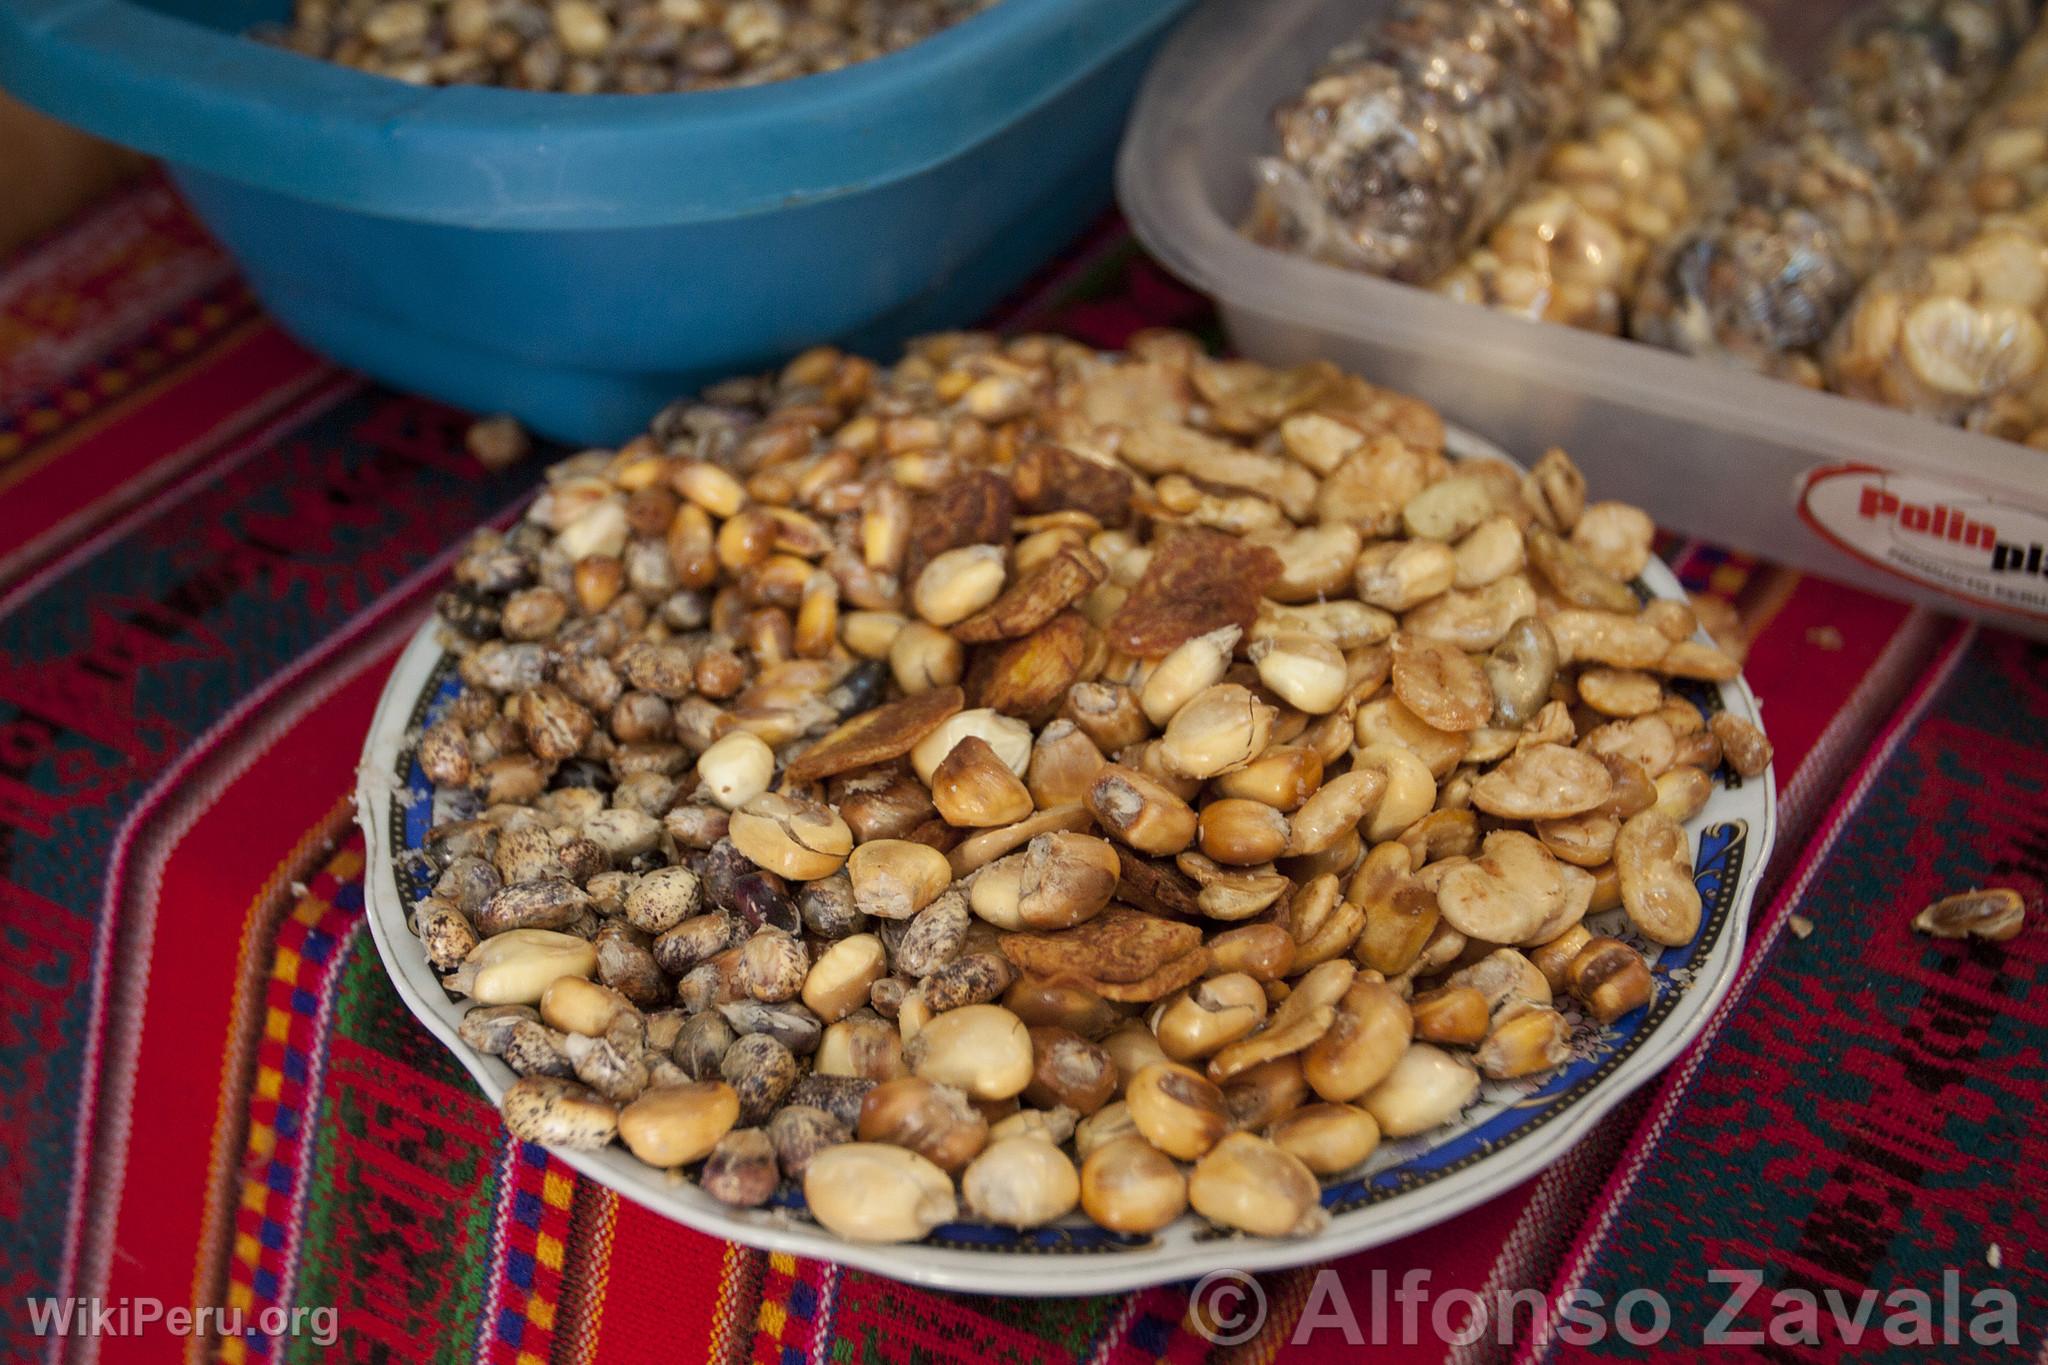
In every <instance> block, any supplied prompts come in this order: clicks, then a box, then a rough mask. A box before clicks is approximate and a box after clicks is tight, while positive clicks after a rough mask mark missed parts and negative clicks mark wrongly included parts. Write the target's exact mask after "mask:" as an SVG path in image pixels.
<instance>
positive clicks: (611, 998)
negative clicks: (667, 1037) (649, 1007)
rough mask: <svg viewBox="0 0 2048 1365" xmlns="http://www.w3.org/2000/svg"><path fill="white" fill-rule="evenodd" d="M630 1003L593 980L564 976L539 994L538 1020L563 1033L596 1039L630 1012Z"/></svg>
mask: <svg viewBox="0 0 2048 1365" xmlns="http://www.w3.org/2000/svg"><path fill="white" fill-rule="evenodd" d="M634 1012H635V1011H634V1009H633V1002H632V1001H630V1000H628V999H626V997H625V996H623V995H621V994H619V993H618V992H617V991H615V990H613V989H611V988H610V987H609V986H600V985H598V984H597V983H596V982H595V981H590V980H586V979H585V978H583V977H580V976H564V977H559V978H557V979H556V980H554V981H552V982H550V983H549V984H548V988H547V989H546V990H545V991H542V992H541V997H540V1017H541V1019H542V1021H543V1022H544V1023H546V1024H547V1025H548V1027H550V1028H556V1029H560V1030H561V1031H562V1032H564V1033H582V1034H587V1035H589V1036H590V1037H592V1038H596V1037H600V1036H602V1035H603V1034H604V1032H605V1030H607V1029H609V1028H610V1027H611V1026H612V1024H613V1023H614V1022H616V1021H617V1020H618V1019H619V1017H620V1016H621V1015H627V1014H632V1013H634Z"/></svg>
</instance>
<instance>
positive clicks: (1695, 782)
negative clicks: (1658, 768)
mask: <svg viewBox="0 0 2048 1365" xmlns="http://www.w3.org/2000/svg"><path fill="white" fill-rule="evenodd" d="M1656 791H1657V801H1656V805H1655V806H1654V809H1655V810H1656V811H1658V812H1659V813H1660V814H1662V815H1664V816H1666V817H1668V818H1669V819H1672V820H1675V821H1677V822H1678V823H1679V824H1681V825H1682V824H1685V823H1686V822H1687V821H1689V820H1691V819H1692V818H1693V817H1694V816H1695V815H1698V814H1699V813H1700V812H1701V811H1702V810H1704V809H1706V805H1707V802H1708V801H1709V800H1710V799H1711V798H1712V797H1713V795H1714V779H1713V778H1711V777H1709V776H1708V775H1707V774H1706V773H1705V772H1703V771H1701V770H1700V769H1698V768H1693V767H1687V766H1684V765H1681V766H1679V767H1676V768H1673V769H1672V770H1671V771H1669V772H1667V773H1664V774H1662V775H1661V776H1659V777H1658V778H1657V785H1656Z"/></svg>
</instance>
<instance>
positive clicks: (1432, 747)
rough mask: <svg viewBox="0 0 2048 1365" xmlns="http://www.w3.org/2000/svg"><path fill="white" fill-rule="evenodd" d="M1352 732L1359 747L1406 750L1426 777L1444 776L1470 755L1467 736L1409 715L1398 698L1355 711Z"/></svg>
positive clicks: (1377, 700) (1379, 700) (1381, 699)
mask: <svg viewBox="0 0 2048 1365" xmlns="http://www.w3.org/2000/svg"><path fill="white" fill-rule="evenodd" d="M1353 728H1354V729H1355V731H1356V733H1357V737H1358V743H1359V745H1360V746H1361V747H1369V746H1371V745H1375V744H1388V745H1392V746H1393V747H1395V748H1397V749H1407V750H1410V751H1411V752H1413V753H1414V754H1415V756H1416V757H1417V758H1420V759H1421V760H1422V761H1423V762H1424V763H1425V764H1427V765H1428V767H1429V772H1430V776H1432V777H1436V778H1442V777H1445V776H1448V775H1449V774H1450V772H1451V770H1452V769H1453V768H1456V767H1457V766H1458V765H1459V764H1460V763H1462V762H1464V761H1465V758H1466V756H1467V755H1468V754H1469V753H1470V752H1471V749H1472V740H1473V736H1474V735H1477V734H1481V733H1483V732H1481V731H1472V732H1470V733H1466V732H1462V731H1452V730H1439V729H1437V728H1436V727H1435V726H1434V725H1430V724H1428V723H1427V722H1425V721H1424V720H1423V719H1422V718H1421V717H1420V716H1418V715H1416V714H1415V713H1414V712H1413V711H1410V710H1409V709H1408V708H1407V707H1406V706H1404V705H1403V704H1402V703H1401V700H1400V698H1398V697H1375V698H1373V699H1372V700H1371V701H1369V702H1367V703H1366V704H1365V705H1363V706H1361V707H1359V708H1358V714H1357V716H1356V717H1355V718H1354V720H1353Z"/></svg>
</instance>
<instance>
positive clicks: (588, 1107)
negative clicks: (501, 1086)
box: [499, 1076, 619, 1152]
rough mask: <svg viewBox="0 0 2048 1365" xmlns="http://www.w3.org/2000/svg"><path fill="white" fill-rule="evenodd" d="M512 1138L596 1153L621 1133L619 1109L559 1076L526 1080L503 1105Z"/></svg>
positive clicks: (513, 1087)
mask: <svg viewBox="0 0 2048 1365" xmlns="http://www.w3.org/2000/svg"><path fill="white" fill-rule="evenodd" d="M499 1109H500V1110H501V1112H503V1114H504V1116H505V1127H506V1128H507V1129H508V1130H509V1131H510V1132H511V1134H512V1136H514V1137H516V1138H522V1139H524V1140H525V1141H527V1142H538V1143H540V1144H542V1145H543V1146H547V1147H562V1148H566V1149H568V1150H571V1151H584V1152H591V1151H596V1150H597V1149H598V1148H600V1147H603V1146H605V1145H606V1144H607V1143H609V1142H610V1141H611V1140H612V1139H613V1138H614V1137H616V1136H618V1131H619V1111H618V1107H617V1106H616V1105H614V1104H613V1103H612V1102H611V1101H610V1100H607V1099H605V1098H604V1097H603V1096H601V1095H599V1094H597V1093H596V1092H595V1091H593V1090H590V1089H588V1088H586V1087H584V1086H581V1085H578V1084H577V1083H576V1082H574V1081H569V1080H563V1079H562V1078H561V1077H559V1076H522V1077H520V1078H519V1079H518V1080H516V1081H514V1082H512V1084H511V1085H509V1086H507V1087H506V1089H505V1098H504V1100H503V1101H502V1102H501V1103H500V1104H499Z"/></svg>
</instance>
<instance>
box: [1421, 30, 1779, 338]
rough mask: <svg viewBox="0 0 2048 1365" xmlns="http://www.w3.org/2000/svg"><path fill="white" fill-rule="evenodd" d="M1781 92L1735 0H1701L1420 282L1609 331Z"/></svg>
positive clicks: (1771, 61) (1760, 40)
mask: <svg viewBox="0 0 2048 1365" xmlns="http://www.w3.org/2000/svg"><path fill="white" fill-rule="evenodd" d="M1787 89H1788V83H1787V78H1786V75H1785V72H1784V70H1783V68H1782V67H1780V66H1779V64H1778V63H1777V61H1776V59H1775V58H1774V57H1773V56H1772V54H1771V52H1770V48H1769V37H1768V35H1767V34H1766V33H1765V31H1764V28H1763V25H1762V24H1761V23H1759V22H1758V21H1757V19H1756V17H1755V16H1754V15H1752V14H1751V13H1750V12H1749V11H1748V10H1747V9H1746V8H1744V7H1743V6H1742V5H1740V4H1738V3H1735V0H1711V3H1708V4H1706V5H1704V6H1702V7H1701V8H1699V9H1698V10H1696V11H1693V12H1691V13H1689V14H1687V15H1685V16H1684V17H1683V18H1681V19H1679V20H1677V21H1676V22H1674V23H1672V24H1670V25H1669V26H1667V27H1666V28H1664V29H1663V30H1662V31H1660V32H1659V33H1658V35H1657V38H1656V41H1655V43H1654V44H1653V45H1652V47H1651V48H1650V50H1649V51H1648V52H1646V53H1645V54H1643V55H1642V56H1641V57H1639V58H1637V59H1635V60H1633V61H1630V62H1628V63H1625V64H1624V65H1623V66H1622V67H1620V68H1619V69H1618V70H1617V71H1616V72H1615V73H1614V76H1613V78H1612V79H1611V81H1610V82H1609V84H1608V87H1607V89H1606V90H1604V91H1603V92H1602V93H1601V95H1600V97H1599V98H1598V99H1596V100H1595V101H1594V102H1593V105H1592V107H1591V109H1590V110H1589V111H1588V113H1587V116H1586V119H1585V121H1584V123H1583V124H1582V125H1581V127H1580V129H1579V131H1578V134H1577V135H1576V136H1575V137H1573V138H1572V139H1571V140H1569V141H1566V142H1562V143H1559V144H1558V145H1557V146H1556V147H1554V148H1553V149H1552V150H1551V152H1550V154H1549V155H1548V156H1547V157H1546V158H1545V160H1544V165H1543V170H1542V173H1541V175H1540V177H1539V178H1538V180H1537V182H1536V183H1535V184H1534V185H1532V186H1530V188H1529V189H1528V190H1527V191H1526V192H1525V193H1524V194H1523V195H1522V197H1521V199H1520V201H1519V202H1518V203H1517V204H1516V205H1515V206H1514V207H1513V208H1511V209H1509V210H1508V212H1507V214H1506V215H1505V217H1503V218H1502V220H1501V221H1500V223H1499V224H1497V225H1496V226H1495V227H1494V229H1493V230H1492V232H1490V233H1489V234H1488V235H1487V238H1486V241H1485V243H1484V245H1482V246H1480V247H1479V248H1478V249H1477V250H1475V251H1473V252H1472V253H1471V254H1470V255H1469V256H1467V257H1466V258H1465V260H1464V261H1463V262H1462V263H1461V264H1460V265H1459V266H1458V267H1457V268H1456V269H1454V270H1452V271H1451V272H1450V273H1449V274H1447V275H1445V276H1443V277H1442V278H1440V279H1439V280H1438V281H1437V282H1436V284H1435V286H1434V287H1435V288H1436V289H1437V290H1438V291H1439V292H1441V293H1444V294H1448V295H1450V296H1452V297H1454V298H1460V299H1463V300H1466V301H1467V302H1473V303H1483V304H1486V305H1487V306H1489V307H1493V308H1499V309H1503V310H1505V311H1508V312H1514V313H1520V314H1523V315H1524V316H1526V317H1531V318H1539V319H1543V320H1546V321H1550V322H1562V323H1566V324H1568V325H1570V326H1573V327H1582V328H1586V329H1589V330H1592V331H1599V332H1607V333H1610V334H1612V333H1616V332H1619V331H1620V330H1621V322H1622V305H1623V304H1624V302H1625V301H1626V300H1627V299H1628V298H1629V296H1630V295H1631V294H1633V293H1634V290H1635V284H1636V281H1637V279H1638V278H1639V277H1640V275H1641V273H1642V269H1643V266H1644V263H1645V262H1646V261H1647V260H1648V258H1649V256H1650V255H1651V253H1652V252H1653V251H1654V250H1655V249H1656V247H1657V246H1658V245H1659V244H1661V243H1662V242H1664V241H1665V240H1667V239H1669V238H1670V236H1671V235H1672V234H1673V233H1675V232H1677V231H1678V230H1679V229H1680V228H1681V227H1682V225H1684V224H1685V223H1688V222H1690V221H1691V220H1692V219H1693V217H1694V216H1695V214H1696V212H1697V209H1698V205H1697V195H1698V194H1699V192H1700V190H1701V188H1702V187H1703V185H1704V183H1705V182H1706V180H1707V178H1708V177H1709V176H1710V175H1711V174H1712V172H1713V170H1714V168H1715V167H1716V166H1717V165H1718V164H1719V163H1720V162H1721V161H1722V159H1724V158H1725V157H1726V156H1727V155H1728V154H1729V152H1730V151H1731V150H1733V149H1735V148H1737V147H1739V146H1740V145H1742V144H1744V143H1746V142H1748V141H1749V140H1750V139H1751V138H1752V137H1754V136H1755V135H1756V133H1757V131H1758V130H1759V129H1760V128H1761V127H1763V126H1764V124H1765V123H1766V122H1767V121H1768V120H1770V119H1771V118H1773V117H1775V116H1776V115H1777V113H1778V112H1779V111H1780V110H1781V109H1782V107H1783V104H1784V101H1785V98H1786V93H1787Z"/></svg>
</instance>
